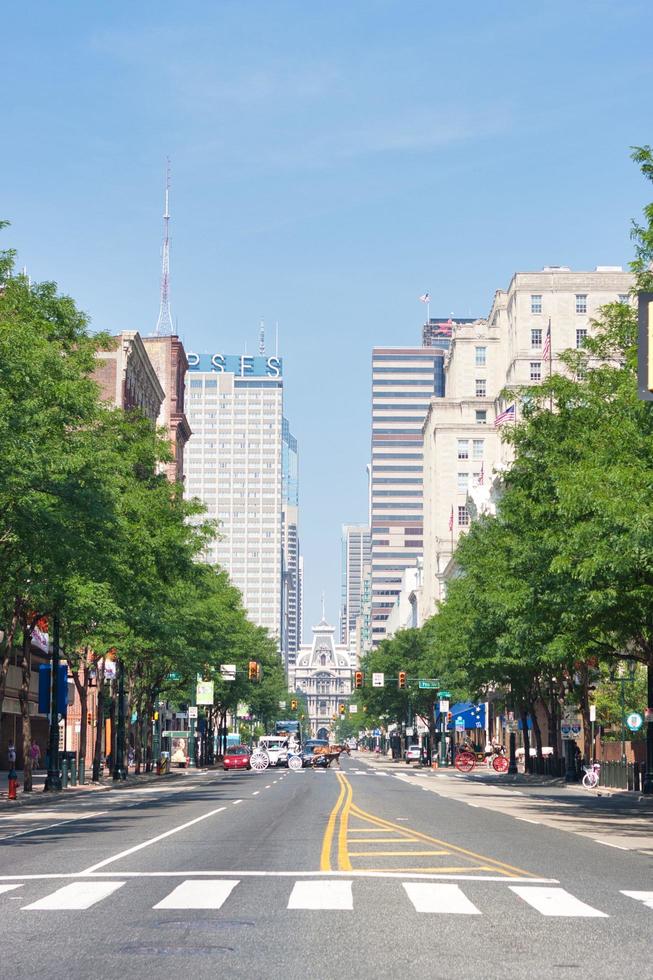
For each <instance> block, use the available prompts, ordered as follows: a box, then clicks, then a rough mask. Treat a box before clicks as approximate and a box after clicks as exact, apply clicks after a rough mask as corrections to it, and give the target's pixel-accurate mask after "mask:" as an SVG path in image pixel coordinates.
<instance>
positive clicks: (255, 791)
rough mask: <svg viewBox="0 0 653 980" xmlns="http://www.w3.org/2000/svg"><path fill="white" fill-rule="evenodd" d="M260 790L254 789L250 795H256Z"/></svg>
mask: <svg viewBox="0 0 653 980" xmlns="http://www.w3.org/2000/svg"><path fill="white" fill-rule="evenodd" d="M260 792H261V791H260V789H255V790H254V792H253V793H252V796H258V794H259V793H260Z"/></svg>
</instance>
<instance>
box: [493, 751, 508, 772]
mask: <svg viewBox="0 0 653 980" xmlns="http://www.w3.org/2000/svg"><path fill="white" fill-rule="evenodd" d="M492 768H493V769H494V771H495V772H508V760H507V759H506V757H505V755H497V756H495V757H494V759H493V760H492Z"/></svg>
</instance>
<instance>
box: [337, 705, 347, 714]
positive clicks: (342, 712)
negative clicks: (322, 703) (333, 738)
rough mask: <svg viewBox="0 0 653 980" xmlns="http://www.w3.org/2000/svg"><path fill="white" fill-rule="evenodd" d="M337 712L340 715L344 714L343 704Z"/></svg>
mask: <svg viewBox="0 0 653 980" xmlns="http://www.w3.org/2000/svg"><path fill="white" fill-rule="evenodd" d="M338 711H339V712H340V714H341V715H344V713H345V706H344V704H341V705H340V707H339V708H338Z"/></svg>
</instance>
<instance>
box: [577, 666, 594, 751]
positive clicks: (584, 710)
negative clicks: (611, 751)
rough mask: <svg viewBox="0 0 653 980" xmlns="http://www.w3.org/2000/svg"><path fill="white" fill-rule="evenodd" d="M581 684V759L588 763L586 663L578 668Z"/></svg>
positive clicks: (587, 671)
mask: <svg viewBox="0 0 653 980" xmlns="http://www.w3.org/2000/svg"><path fill="white" fill-rule="evenodd" d="M578 673H579V674H580V678H581V684H580V694H579V706H580V714H581V718H582V720H583V760H584V762H586V763H588V764H589V762H590V761H591V759H592V747H591V744H590V743H591V741H592V735H591V722H590V702H589V691H588V685H589V670H588V668H587V665H586V664H583V666H582V667H581V668H580V669H579V671H578Z"/></svg>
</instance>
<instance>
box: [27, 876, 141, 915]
mask: <svg viewBox="0 0 653 980" xmlns="http://www.w3.org/2000/svg"><path fill="white" fill-rule="evenodd" d="M124 884H125V882H124V881H74V882H73V883H72V884H70V885H64V886H63V888H57V890H56V892H52V894H51V895H46V896H45V898H40V899H39V900H38V902H32V903H31V905H23V907H22V910H23V911H25V910H32V909H35V910H41V909H43V910H45V909H48V910H57V911H59V910H65V911H70V910H73V909H89V908H90V907H91V905H95V904H96V902H101V901H102V899H103V898H107V896H109V895H111V894H113V892H115V891H117V890H118V889H119V888H122V886H123V885H124Z"/></svg>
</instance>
